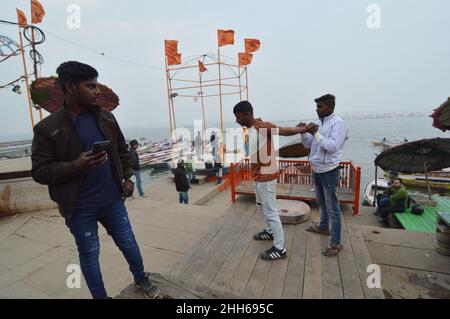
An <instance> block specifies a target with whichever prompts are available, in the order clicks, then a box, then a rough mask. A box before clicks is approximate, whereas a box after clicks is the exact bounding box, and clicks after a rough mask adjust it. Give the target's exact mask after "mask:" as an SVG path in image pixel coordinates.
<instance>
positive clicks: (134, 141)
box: [130, 140, 139, 146]
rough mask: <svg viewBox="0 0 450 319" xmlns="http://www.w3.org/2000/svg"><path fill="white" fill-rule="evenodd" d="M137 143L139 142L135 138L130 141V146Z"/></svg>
mask: <svg viewBox="0 0 450 319" xmlns="http://www.w3.org/2000/svg"><path fill="white" fill-rule="evenodd" d="M134 145H139V142H138V141H137V140H132V141H131V142H130V146H134Z"/></svg>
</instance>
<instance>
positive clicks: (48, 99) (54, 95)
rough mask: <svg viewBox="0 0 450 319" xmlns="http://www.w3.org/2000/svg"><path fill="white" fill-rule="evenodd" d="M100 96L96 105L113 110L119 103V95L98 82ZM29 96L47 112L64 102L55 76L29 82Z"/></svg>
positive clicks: (57, 107) (54, 109)
mask: <svg viewBox="0 0 450 319" xmlns="http://www.w3.org/2000/svg"><path fill="white" fill-rule="evenodd" d="M98 87H99V89H100V92H101V94H100V96H99V97H98V102H97V103H98V106H100V107H101V108H103V109H105V110H107V111H110V112H111V111H113V110H114V109H115V108H116V107H117V106H118V105H119V97H118V96H117V94H116V93H114V91H113V90H111V89H110V88H109V87H107V86H106V85H103V84H98ZM31 98H32V100H33V103H34V104H36V105H39V106H40V107H42V108H43V109H45V110H46V111H47V112H49V113H53V112H55V111H56V110H57V109H59V108H60V107H61V106H62V105H63V103H64V92H63V90H62V89H61V86H60V85H59V81H58V78H57V77H49V78H40V79H37V80H36V81H34V82H33V84H31Z"/></svg>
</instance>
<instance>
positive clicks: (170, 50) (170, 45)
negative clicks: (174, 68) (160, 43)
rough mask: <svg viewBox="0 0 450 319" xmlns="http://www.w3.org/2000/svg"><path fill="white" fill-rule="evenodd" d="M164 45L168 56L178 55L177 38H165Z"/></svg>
mask: <svg viewBox="0 0 450 319" xmlns="http://www.w3.org/2000/svg"><path fill="white" fill-rule="evenodd" d="M164 47H165V50H166V56H167V57H170V56H176V55H177V54H178V41H176V40H164Z"/></svg>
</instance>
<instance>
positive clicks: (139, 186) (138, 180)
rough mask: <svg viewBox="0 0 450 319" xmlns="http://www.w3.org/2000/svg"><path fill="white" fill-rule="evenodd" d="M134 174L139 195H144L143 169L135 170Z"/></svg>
mask: <svg viewBox="0 0 450 319" xmlns="http://www.w3.org/2000/svg"><path fill="white" fill-rule="evenodd" d="M133 174H134V176H136V187H137V189H138V192H139V196H144V190H143V189H142V179H141V171H140V170H134V171H133Z"/></svg>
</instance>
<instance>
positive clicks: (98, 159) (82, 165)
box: [74, 151, 108, 171]
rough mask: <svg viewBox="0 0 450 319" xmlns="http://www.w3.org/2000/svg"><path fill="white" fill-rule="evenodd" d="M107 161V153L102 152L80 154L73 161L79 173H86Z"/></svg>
mask: <svg viewBox="0 0 450 319" xmlns="http://www.w3.org/2000/svg"><path fill="white" fill-rule="evenodd" d="M107 160H108V153H106V151H102V152H99V153H96V154H92V151H90V152H85V153H81V155H80V157H78V159H76V160H75V162H74V165H75V168H76V169H77V170H79V171H86V170H90V169H93V168H97V167H99V166H101V165H103V164H104V163H105V162H106V161H107Z"/></svg>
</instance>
